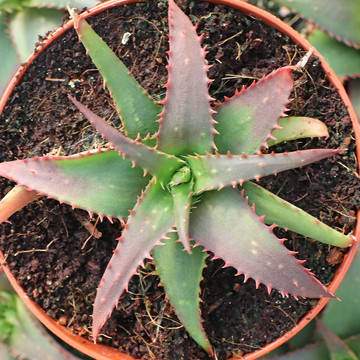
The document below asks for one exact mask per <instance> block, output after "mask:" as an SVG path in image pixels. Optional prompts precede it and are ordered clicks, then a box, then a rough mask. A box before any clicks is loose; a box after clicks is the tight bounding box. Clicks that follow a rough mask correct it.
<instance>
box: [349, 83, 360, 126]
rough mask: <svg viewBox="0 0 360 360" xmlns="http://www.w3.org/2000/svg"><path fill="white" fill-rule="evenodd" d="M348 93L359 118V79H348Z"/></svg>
mask: <svg viewBox="0 0 360 360" xmlns="http://www.w3.org/2000/svg"><path fill="white" fill-rule="evenodd" d="M349 95H350V100H351V102H352V104H353V106H354V109H355V112H356V116H357V118H358V119H360V79H351V80H350V81H349Z"/></svg>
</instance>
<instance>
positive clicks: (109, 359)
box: [0, 0, 360, 360]
mask: <svg viewBox="0 0 360 360" xmlns="http://www.w3.org/2000/svg"><path fill="white" fill-rule="evenodd" d="M137 1H138V0H110V1H108V2H105V3H102V4H100V5H98V6H96V7H95V8H93V9H91V10H88V11H86V12H85V13H83V14H82V15H81V16H84V17H85V18H87V17H89V16H91V15H94V14H97V13H100V12H102V11H104V10H106V9H109V8H112V7H115V6H118V5H121V4H128V3H133V2H137ZM209 1H210V2H214V3H219V4H224V5H228V6H230V7H233V8H235V9H237V10H239V11H241V12H243V13H245V14H248V15H251V16H253V17H255V18H257V19H260V20H262V21H264V22H265V23H267V24H268V25H270V26H273V27H275V28H276V29H278V30H279V31H280V32H282V33H283V34H286V35H288V36H289V37H290V38H291V39H292V40H293V41H294V42H295V43H297V44H299V45H300V46H301V47H302V48H303V49H304V50H307V51H308V50H309V49H310V48H311V47H312V46H311V45H310V44H309V42H307V41H306V40H305V38H304V37H303V36H301V35H300V34H299V33H297V32H296V31H295V30H294V29H292V28H291V27H290V26H288V25H287V24H285V23H283V22H282V21H280V20H279V19H277V18H276V17H275V16H273V15H271V14H269V13H267V12H266V11H264V10H261V9H258V8H257V7H255V6H252V5H250V4H248V3H245V2H242V1H240V0H209ZM71 27H73V21H70V22H68V23H67V24H66V25H64V26H63V27H61V28H59V29H58V30H57V31H55V32H53V33H52V34H51V35H50V36H49V37H48V39H47V40H46V41H44V42H43V43H42V44H41V45H39V46H38V47H37V49H36V50H35V52H34V53H33V54H32V55H31V56H30V57H29V59H28V60H27V62H26V64H24V65H23V66H22V67H21V68H20V69H19V71H18V72H17V74H16V75H15V76H14V78H13V79H12V81H11V82H10V84H9V85H8V87H7V89H6V90H5V92H4V94H3V96H2V98H1V100H0V114H1V112H2V110H3V108H4V106H5V104H6V100H7V98H8V97H9V96H11V93H12V91H13V89H14V87H15V86H16V85H17V84H18V82H19V81H20V79H21V77H22V75H23V74H24V73H25V72H26V70H27V68H28V66H29V64H30V63H31V62H32V61H33V60H34V59H35V58H36V57H37V56H38V54H39V52H40V51H41V50H43V49H44V48H46V47H47V46H48V45H49V44H50V43H51V42H52V41H54V40H55V39H57V38H58V37H59V36H61V35H62V34H63V33H64V32H65V31H67V30H68V29H69V28H71ZM314 54H315V55H317V56H318V57H319V58H320V60H321V62H322V66H323V69H324V71H325V72H326V73H327V74H328V78H329V80H330V82H331V83H332V84H333V85H334V86H335V87H336V88H337V90H338V92H339V94H340V96H341V98H342V100H343V102H344V103H345V105H346V106H347V108H348V111H349V115H350V117H351V120H352V124H353V129H354V133H355V139H356V143H357V145H358V146H357V157H358V158H359V155H360V146H359V144H360V126H359V123H358V121H357V119H356V115H355V112H354V109H353V107H352V105H351V103H350V100H349V98H348V95H347V93H346V92H345V90H344V88H343V86H342V84H341V82H340V80H339V79H338V78H337V76H336V75H335V73H334V71H333V70H332V69H331V68H330V67H329V65H328V64H327V63H326V61H325V60H324V58H323V57H322V56H321V55H320V54H319V53H318V52H317V51H316V50H314ZM359 220H360V212H359V213H358V216H357V226H356V228H355V233H354V235H355V236H356V238H357V239H359V238H360V227H359ZM357 247H358V242H356V243H355V244H354V245H353V246H352V247H351V248H350V249H349V251H348V253H347V254H346V256H345V258H344V260H343V262H342V264H341V265H340V267H339V268H338V270H337V272H336V274H335V277H334V280H333V281H332V283H331V284H330V285H329V289H330V290H331V291H332V292H335V290H336V289H337V287H338V286H339V284H340V283H341V281H342V279H343V278H344V276H345V274H346V272H347V270H348V269H349V267H350V264H351V262H352V260H353V258H354V256H355V254H356V251H357ZM0 261H1V263H2V264H3V269H4V271H5V273H6V275H7V276H8V278H9V280H10V282H11V284H12V286H13V287H14V289H15V291H16V292H17V293H18V294H19V296H20V297H21V298H22V299H23V301H24V303H25V304H26V306H27V307H28V308H29V309H30V310H31V311H32V313H33V314H34V315H35V316H36V317H37V318H38V319H39V320H40V321H41V322H42V323H43V324H44V325H45V326H46V327H47V328H48V329H49V330H50V331H51V332H53V333H54V334H55V335H56V336H58V337H59V338H60V339H62V340H63V341H65V342H66V343H68V344H69V345H70V346H72V347H74V348H76V349H77V350H79V351H80V352H82V353H84V354H86V355H88V356H90V357H93V358H95V359H97V360H130V359H133V360H135V359H134V358H133V357H131V356H129V355H127V354H124V353H122V352H119V351H118V350H115V349H113V348H110V347H106V346H103V345H98V344H93V343H92V342H90V341H88V340H86V339H84V338H81V337H80V336H77V335H74V334H72V333H71V332H70V331H69V330H67V329H66V328H65V327H64V326H61V325H59V324H58V323H57V322H56V321H54V320H52V319H50V318H49V317H48V316H47V315H46V313H45V311H44V310H42V309H41V308H40V307H39V306H38V305H36V304H35V303H34V302H33V301H32V300H31V299H30V298H29V297H28V296H27V295H26V294H25V292H24V290H23V289H22V288H21V286H20V285H19V284H18V283H17V281H16V279H15V277H14V276H13V275H12V274H11V273H10V271H9V268H8V267H7V265H6V263H5V259H4V256H3V254H2V253H1V252H0ZM328 301H329V299H321V300H319V302H318V304H317V305H316V306H315V307H314V308H313V309H312V310H311V311H310V312H309V313H308V314H307V315H306V316H304V318H303V319H302V320H301V321H300V322H299V323H298V325H296V326H294V328H293V329H291V330H290V331H288V332H287V333H286V334H285V335H283V336H282V337H281V338H279V339H277V340H276V341H274V342H273V343H270V344H268V345H267V346H265V347H264V348H262V349H260V350H257V351H255V352H253V353H250V354H247V355H245V356H244V357H243V359H246V360H255V359H258V358H259V357H261V356H264V355H265V354H267V353H269V352H270V351H272V350H274V349H275V348H277V347H278V346H280V345H281V344H283V343H284V342H286V341H287V340H289V339H290V338H291V337H292V336H294V335H295V334H296V333H298V332H299V331H300V330H302V329H303V328H304V327H305V326H306V325H307V324H308V323H309V322H310V321H311V320H312V319H313V318H314V317H315V316H316V315H317V314H318V313H319V312H320V311H321V310H322V309H323V307H324V306H325V305H326V304H327V302H328ZM232 360H235V359H232Z"/></svg>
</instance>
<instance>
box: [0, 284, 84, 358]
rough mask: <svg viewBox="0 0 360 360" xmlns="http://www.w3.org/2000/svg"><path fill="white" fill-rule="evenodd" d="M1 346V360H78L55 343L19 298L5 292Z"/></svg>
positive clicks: (0, 304)
mask: <svg viewBox="0 0 360 360" xmlns="http://www.w3.org/2000/svg"><path fill="white" fill-rule="evenodd" d="M0 344H1V345H0V356H1V357H0V358H1V360H6V359H9V360H10V359H14V360H15V359H25V358H26V359H29V360H43V359H44V358H46V359H47V360H64V359H69V360H79V358H78V357H76V356H75V355H73V354H71V353H69V352H68V351H66V350H65V349H64V348H63V347H62V346H61V345H60V344H58V343H57V342H56V341H54V338H53V337H51V336H50V335H49V334H48V333H47V331H46V330H45V328H44V327H43V326H42V324H41V323H40V322H39V321H38V320H37V319H35V318H33V317H32V315H31V314H30V313H29V312H28V310H27V309H26V307H25V305H24V303H23V302H22V301H21V300H20V298H18V297H17V296H16V295H15V294H11V293H9V292H5V291H0ZM3 350H5V351H4V352H2V351H3ZM10 354H12V355H13V356H14V357H12V356H10ZM44 354H46V356H45V355H44Z"/></svg>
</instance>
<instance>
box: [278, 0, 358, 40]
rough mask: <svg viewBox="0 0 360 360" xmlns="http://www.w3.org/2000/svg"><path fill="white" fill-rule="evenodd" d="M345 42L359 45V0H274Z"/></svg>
mask: <svg viewBox="0 0 360 360" xmlns="http://www.w3.org/2000/svg"><path fill="white" fill-rule="evenodd" d="M276 1H277V2H279V3H280V4H283V5H286V6H288V7H289V8H291V9H292V10H294V11H296V12H298V13H300V14H302V15H303V16H305V17H306V18H307V19H309V20H311V21H313V22H314V23H315V24H317V25H319V26H320V27H321V28H323V29H324V30H326V32H328V33H330V34H332V35H334V36H335V37H336V38H340V39H341V40H342V41H344V42H345V43H347V44H355V45H357V46H360V32H359V31H358V29H360V1H358V0H346V1H339V0H276Z"/></svg>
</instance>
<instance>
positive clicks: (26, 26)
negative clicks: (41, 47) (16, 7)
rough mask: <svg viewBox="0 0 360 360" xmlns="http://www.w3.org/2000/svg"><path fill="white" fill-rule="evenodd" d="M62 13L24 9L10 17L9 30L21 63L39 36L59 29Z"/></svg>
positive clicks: (30, 51) (32, 48)
mask: <svg viewBox="0 0 360 360" xmlns="http://www.w3.org/2000/svg"><path fill="white" fill-rule="evenodd" d="M62 20H63V12H62V11H60V10H58V9H46V8H43V9H39V8H25V9H22V10H21V11H19V12H16V13H15V14H13V15H11V18H10V23H9V30H10V34H11V37H12V39H13V42H14V44H15V48H16V51H17V53H18V55H19V56H20V60H21V61H25V60H26V59H27V58H28V56H29V55H30V54H31V53H32V52H33V50H34V49H35V43H36V42H37V41H38V40H39V35H42V36H44V35H45V34H46V33H47V32H49V31H50V30H54V29H56V28H57V27H59V26H60V25H61V23H62Z"/></svg>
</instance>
